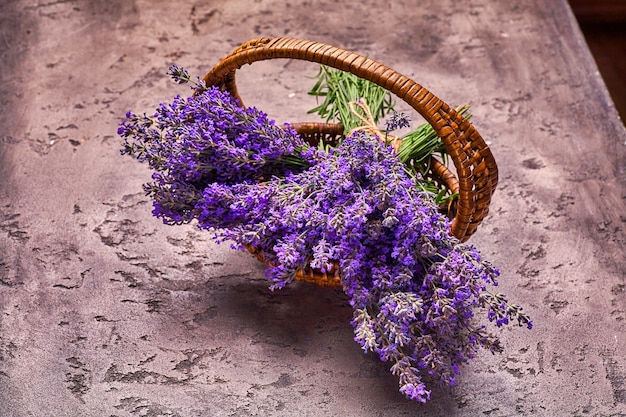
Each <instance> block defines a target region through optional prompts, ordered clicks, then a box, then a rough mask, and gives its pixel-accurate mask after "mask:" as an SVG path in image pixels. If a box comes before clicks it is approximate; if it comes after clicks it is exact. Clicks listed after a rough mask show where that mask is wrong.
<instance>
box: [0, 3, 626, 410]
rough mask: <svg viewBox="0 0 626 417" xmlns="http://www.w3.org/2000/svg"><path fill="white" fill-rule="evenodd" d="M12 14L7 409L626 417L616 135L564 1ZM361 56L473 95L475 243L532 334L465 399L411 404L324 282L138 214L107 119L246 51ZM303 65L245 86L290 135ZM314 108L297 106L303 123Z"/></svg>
mask: <svg viewBox="0 0 626 417" xmlns="http://www.w3.org/2000/svg"><path fill="white" fill-rule="evenodd" d="M415 3H416V2H411V1H402V0H399V1H383V2H380V1H376V2H375V1H371V0H362V1H359V2H351V1H341V2H340V1H316V2H311V1H307V2H289V1H288V0H255V1H244V0H232V1H229V2H221V1H212V0H194V1H169V2H166V1H159V2H153V1H147V0H135V1H126V0H124V1H122V0H114V1H106V2H104V1H97V0H91V1H79V0H76V1H71V0H70V1H51V2H46V1H36V0H15V1H8V2H7V1H4V2H2V3H1V5H0V44H1V46H0V81H1V82H0V102H1V107H0V320H1V321H0V416H3V417H9V416H10V417H18V416H19V417H23V416H118V417H121V416H133V415H137V416H181V417H190V416H250V415H255V416H291V415H294V416H296V415H297V416H340V415H346V416H352V415H361V416H396V415H412V416H479V415H489V416H491V417H494V416H513V415H538V416H566V415H567V416H570V415H571V416H573V415H580V416H587V415H589V416H609V415H610V416H618V415H619V416H624V415H626V347H625V346H626V332H625V330H626V327H625V319H626V300H625V298H626V296H625V294H626V286H625V285H626V280H625V277H626V275H625V274H626V259H625V257H624V249H623V247H624V243H625V242H626V233H625V231H624V228H625V227H626V211H625V210H624V209H625V206H626V204H625V202H624V198H625V196H626V193H625V191H626V190H625V187H624V181H625V179H626V171H625V167H626V155H625V142H626V134H625V132H624V128H623V126H622V124H621V122H620V121H619V119H618V117H617V113H616V111H615V109H614V107H613V106H612V104H611V102H610V99H609V96H608V94H607V92H606V89H605V86H604V84H603V82H602V80H601V78H600V76H599V74H598V72H597V70H596V67H595V64H594V63H593V61H592V58H591V55H590V53H589V51H588V50H587V47H586V45H585V42H584V39H583V37H582V35H581V33H580V31H579V29H578V27H577V25H576V23H575V20H574V18H573V16H572V14H571V12H570V10H569V8H568V6H567V3H566V1H565V0H529V1H524V2H511V1H505V0H499V1H490V0H475V1H471V2H458V1H454V0H437V1H435V0H425V1H421V2H419V3H420V6H419V7H416V6H415ZM259 36H291V37H300V38H305V39H312V40H317V41H322V42H326V43H330V44H333V45H336V46H340V47H343V48H346V49H351V50H354V51H357V52H360V53H362V54H366V55H368V56H370V57H372V58H374V59H377V60H379V61H382V62H383V63H385V64H387V65H389V66H391V67H393V68H395V69H396V70H398V71H400V72H402V73H404V74H405V75H407V76H409V77H411V78H413V79H414V80H416V81H418V82H419V83H421V84H423V85H424V86H426V87H427V88H429V89H430V90H431V91H433V92H434V93H435V94H437V95H438V96H439V97H441V98H442V99H443V100H445V101H446V102H448V103H450V104H452V105H458V104H462V103H466V102H469V103H471V104H472V109H473V113H474V118H473V121H474V124H475V125H476V127H477V128H478V130H479V131H480V132H481V133H482V134H483V136H484V137H486V138H487V139H488V140H489V142H490V146H491V148H492V149H493V152H494V154H495V156H496V158H497V161H498V163H499V167H500V173H501V182H500V185H499V188H498V190H497V191H496V194H495V195H494V201H493V204H492V209H491V213H490V215H489V217H488V218H487V220H486V221H485V222H484V223H483V225H482V226H481V228H480V229H479V231H478V233H477V234H476V235H475V236H474V237H473V238H472V242H473V243H474V244H475V245H476V246H478V247H479V248H480V249H481V250H482V252H483V254H484V255H485V256H486V257H488V258H489V259H490V260H492V261H493V263H495V264H496V265H497V266H499V267H500V269H501V270H502V279H501V287H502V290H503V292H505V293H507V294H508V295H509V296H510V298H511V299H512V300H513V301H515V302H518V303H520V304H522V305H524V306H525V307H526V309H527V310H528V312H529V313H530V314H531V315H532V317H533V319H534V321H535V328H534V329H533V330H532V331H526V330H522V329H504V330H503V331H501V338H502V341H503V344H504V347H505V349H506V350H505V352H504V354H502V355H495V356H491V355H490V354H486V353H485V354H481V355H480V356H479V357H478V358H477V359H476V360H474V361H473V363H471V364H470V365H469V366H467V367H466V368H464V370H463V374H462V377H461V378H460V380H459V383H458V386H457V387H455V388H453V389H435V390H434V391H433V395H432V397H433V399H432V401H431V402H430V403H429V404H427V405H425V406H424V405H419V404H414V403H411V402H408V401H406V400H405V399H404V398H403V397H402V396H401V394H399V393H398V391H397V382H396V379H395V378H394V377H392V376H391V375H389V372H388V365H386V364H383V363H380V362H379V361H378V359H377V358H375V357H372V356H371V355H364V354H363V353H362V352H361V351H360V349H359V347H358V346H357V344H356V343H354V342H353V340H352V337H353V335H352V329H351V327H350V325H349V321H350V318H351V310H350V308H349V306H348V305H347V303H346V299H345V297H344V296H342V294H341V293H340V292H339V291H337V290H332V289H323V288H317V287H311V286H307V285H301V284H299V285H293V286H291V287H288V288H286V289H284V290H283V291H279V292H276V293H271V292H270V291H269V290H268V289H267V282H266V281H265V280H264V277H263V268H262V266H261V265H259V264H258V263H257V262H256V261H255V260H254V259H253V258H252V257H251V256H250V255H249V254H246V253H240V252H233V251H231V250H230V249H229V248H228V247H227V245H223V246H216V245H215V244H213V243H212V242H211V239H210V236H209V235H208V233H202V232H199V231H197V230H195V229H194V228H193V226H180V227H167V226H164V225H162V224H161V223H160V221H159V220H156V219H154V218H152V217H151V214H150V210H151V207H150V203H149V201H147V199H146V197H144V195H143V192H142V189H141V184H142V183H143V182H145V181H147V180H148V177H149V172H148V170H147V169H146V167H145V166H142V165H140V164H138V163H136V162H134V161H133V160H131V159H130V158H122V157H120V155H119V147H120V141H119V139H118V137H117V136H116V133H115V132H116V128H117V124H118V123H119V122H120V121H121V119H122V117H123V115H124V113H125V112H126V111H127V110H129V109H132V110H134V111H137V112H143V111H146V112H150V111H152V110H153V109H154V107H155V106H156V105H157V104H158V103H159V102H160V101H164V100H168V99H169V98H170V97H172V96H173V95H175V94H188V90H187V89H186V87H180V86H177V85H175V84H173V83H172V82H171V81H170V80H169V79H168V78H167V77H166V76H165V74H164V73H165V70H166V69H167V66H168V65H169V64H171V63H173V62H176V63H178V64H180V65H183V66H185V67H187V68H188V69H190V70H191V71H192V72H195V73H197V74H199V75H200V74H203V73H204V72H206V71H208V70H209V69H210V67H211V66H212V65H213V64H215V63H216V62H217V60H218V59H219V58H220V57H222V56H224V55H225V54H227V53H228V52H230V51H231V50H232V49H233V48H234V47H235V46H237V45H238V44H239V43H241V42H244V41H247V40H249V39H252V38H256V37H259ZM315 70H316V67H315V65H308V64H304V63H300V62H293V61H270V62H265V63H259V64H258V65H257V64H255V65H254V66H251V67H249V68H247V69H246V70H245V71H242V79H241V82H240V91H241V92H242V95H243V97H244V99H245V100H246V101H247V103H248V104H255V105H257V106H258V107H260V108H262V109H263V110H265V111H267V112H268V113H269V114H270V115H271V116H272V117H275V118H277V119H278V120H279V121H301V120H304V118H305V116H306V114H305V113H306V110H307V109H308V108H310V107H311V105H312V104H314V101H312V99H311V98H310V97H307V95H306V91H307V90H308V89H309V88H310V87H311V80H310V79H307V78H306V77H307V76H310V75H312V74H314V72H315ZM309 117H310V116H309Z"/></svg>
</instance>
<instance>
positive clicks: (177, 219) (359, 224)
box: [119, 89, 532, 402]
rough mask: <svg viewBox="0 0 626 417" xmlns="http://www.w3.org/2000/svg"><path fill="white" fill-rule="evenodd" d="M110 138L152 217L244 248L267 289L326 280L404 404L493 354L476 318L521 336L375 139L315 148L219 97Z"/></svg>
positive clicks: (475, 256)
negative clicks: (136, 173) (125, 158)
mask: <svg viewBox="0 0 626 417" xmlns="http://www.w3.org/2000/svg"><path fill="white" fill-rule="evenodd" d="M119 133H120V135H122V136H123V137H124V139H125V144H124V149H123V151H122V152H123V153H126V154H131V155H133V156H135V157H136V158H137V159H139V160H142V161H148V162H149V164H150V166H151V168H152V169H153V170H154V171H155V173H154V174H153V182H152V183H150V184H148V185H147V186H146V191H147V193H148V194H149V195H151V197H152V198H153V200H154V214H155V215H156V216H157V217H161V218H162V219H163V220H164V222H166V223H168V224H176V223H181V222H189V221H191V220H193V219H195V220H196V221H197V223H198V227H199V228H201V229H206V230H211V231H213V232H214V233H215V238H216V239H217V240H218V241H224V240H230V241H232V242H234V245H235V246H237V247H245V246H252V247H254V248H256V249H257V250H259V251H260V252H262V253H263V254H264V256H265V259H266V261H267V264H268V267H267V270H266V274H267V276H268V278H269V279H270V280H271V281H272V287H271V288H273V289H275V288H282V287H283V286H285V285H286V284H288V283H290V282H291V281H293V280H294V278H295V276H296V273H297V272H298V271H299V270H301V269H303V268H305V267H307V266H311V267H313V268H316V269H318V270H320V271H328V270H330V269H331V268H338V270H339V273H340V276H341V282H342V285H343V288H344V291H345V293H346V295H347V296H348V297H349V299H350V304H351V306H352V307H353V309H354V317H353V320H352V325H353V327H354V331H355V340H356V341H357V342H358V343H359V344H360V345H361V347H362V348H363V350H364V351H372V352H375V353H376V354H378V355H379V357H380V359H381V360H382V361H385V362H389V363H390V364H391V372H392V373H393V374H394V375H397V376H398V377H399V384H400V391H401V392H402V393H403V394H404V395H405V396H406V397H407V398H410V399H413V400H417V401H420V402H425V401H427V400H428V399H429V397H430V391H429V390H427V389H426V386H425V384H424V382H423V380H422V377H423V375H425V374H430V375H432V376H433V377H435V378H438V379H439V380H440V381H441V382H442V383H444V384H448V385H453V384H454V383H455V378H456V376H457V375H458V374H459V369H460V366H461V365H463V364H465V363H467V361H468V360H469V359H471V358H472V357H473V355H474V354H475V352H476V351H477V350H478V349H479V348H486V349H488V350H490V351H492V352H495V351H499V350H500V349H501V347H500V345H499V341H498V339H497V338H496V337H495V336H493V335H491V334H489V333H488V332H487V331H486V328H485V326H483V325H481V324H479V323H478V320H477V318H476V317H475V312H476V311H477V310H478V309H480V308H483V309H486V310H487V318H488V320H489V321H495V324H496V325H497V326H501V325H504V324H508V323H509V322H510V321H517V322H518V323H519V324H520V325H526V326H527V327H529V328H530V327H531V326H532V322H531V321H530V319H529V318H528V316H526V315H525V314H524V313H522V311H521V308H520V307H518V306H515V305H512V304H510V303H508V301H507V300H506V298H505V297H504V296H503V295H501V294H492V293H490V292H488V291H487V286H488V285H496V284H497V283H496V278H497V276H498V271H497V270H496V269H495V268H494V267H493V266H492V265H491V264H489V262H487V261H485V260H483V259H481V257H480V255H479V253H478V251H477V250H476V249H475V248H473V247H472V246H469V245H466V244H462V243H460V242H459V241H458V240H457V239H456V238H454V237H453V236H451V235H450V231H449V223H448V220H447V218H446V217H445V216H443V215H442V214H440V213H439V212H438V210H437V207H436V205H435V203H434V201H433V196H432V195H431V194H429V193H427V192H425V191H423V190H422V189H421V188H420V187H419V184H418V183H416V180H419V178H415V177H412V176H410V175H408V174H407V173H406V170H405V166H404V165H403V164H402V163H401V162H400V161H399V159H398V158H397V157H396V155H395V154H394V152H393V149H392V148H391V147H390V146H387V145H385V144H384V143H383V142H381V141H380V140H379V138H378V137H375V136H371V135H368V134H366V133H363V132H356V133H353V134H352V135H351V136H349V137H347V138H345V139H344V140H343V141H342V142H341V143H340V144H339V145H338V146H337V147H336V148H330V149H329V150H328V151H322V150H315V149H313V148H311V147H309V146H308V145H306V144H305V143H304V142H303V141H302V140H301V139H300V138H299V137H298V135H297V134H296V133H295V132H294V131H293V130H291V129H289V127H277V126H276V125H275V124H274V123H273V122H272V121H270V120H268V118H267V116H266V115H265V114H263V113H261V112H259V111H258V110H256V109H247V110H244V109H243V108H242V107H241V106H239V105H238V103H237V102H235V101H234V100H233V99H232V98H230V96H229V95H228V94H227V93H224V92H221V91H219V90H217V89H209V90H207V91H205V92H203V93H201V94H198V95H196V96H195V97H192V98H190V99H187V100H184V99H181V98H180V97H177V98H175V99H174V102H173V103H172V104H169V105H161V106H160V107H159V109H158V110H157V112H156V114H155V115H154V116H153V117H146V116H144V117H138V116H136V115H134V114H132V113H130V114H128V115H127V121H126V122H124V123H123V124H122V125H121V127H120V131H119Z"/></svg>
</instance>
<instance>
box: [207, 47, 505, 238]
mask: <svg viewBox="0 0 626 417" xmlns="http://www.w3.org/2000/svg"><path fill="white" fill-rule="evenodd" d="M278 58H290V59H299V60H305V61H311V62H317V63H319V64H322V65H326V66H329V67H333V68H336V69H339V70H342V71H347V72H351V73H353V74H354V75H356V76H358V77H360V78H363V79H366V80H369V81H371V82H373V83H375V84H377V85H379V86H381V87H383V88H384V89H386V90H388V91H390V92H392V93H393V94H395V95H396V96H397V97H398V98H400V99H402V100H404V101H405V102H406V103H407V104H409V105H410V106H411V107H412V108H413V109H415V111H417V112H418V113H419V114H420V115H422V117H424V119H425V120H426V121H427V122H428V123H429V124H430V125H431V126H432V127H433V129H434V130H435V132H436V133H437V135H438V136H439V137H440V138H441V141H442V142H443V144H444V146H445V147H446V151H447V153H448V155H449V156H450V158H451V159H452V161H453V163H454V166H455V167H456V172H457V176H458V193H459V197H458V206H457V211H456V214H455V217H454V219H453V221H452V224H451V232H452V234H453V235H454V236H456V237H457V238H459V239H460V240H462V241H465V240H467V239H468V238H469V237H470V236H471V235H472V234H473V233H474V232H475V231H476V228H477V227H478V225H479V224H480V223H481V221H482V219H483V218H484V217H485V216H486V215H487V213H488V211H489V203H490V202H491V195H492V194H493V192H494V191H495V188H496V185H497V183H498V168H497V165H496V162H495V159H494V157H493V155H492V154H491V151H490V150H489V147H488V146H487V144H486V143H485V141H484V139H483V138H482V137H481V136H480V134H479V133H478V131H477V130H476V129H475V128H474V126H473V125H472V124H471V123H470V122H469V121H468V120H467V119H465V118H464V117H463V116H462V115H461V114H460V113H458V112H457V111H456V110H455V109H454V108H452V107H450V106H449V105H448V104H446V103H445V102H443V101H442V100H440V99H439V98H437V97H436V96H435V95H434V94H432V93H431V92H430V91H428V90H427V89H426V88H424V87H422V86H421V85H419V84H418V83H416V82H415V81H413V80H411V79H409V78H407V77H406V76H404V75H402V74H400V73H398V72H396V71H394V70H393V69H391V68H388V67H386V66H384V65H383V64H381V63H379V62H377V61H375V60H373V59H370V58H367V57H365V56H363V55H359V54H356V53H354V52H350V51H346V50H344V49H340V48H337V47H334V46H331V45H327V44H324V43H319V42H313V41H307V40H301V39H292V38H260V39H254V40H251V41H248V42H245V43H243V44H241V45H240V46H239V47H238V48H237V49H235V50H234V51H233V52H232V53H230V54H229V55H227V56H226V57H224V58H222V60H221V61H220V62H219V63H218V64H217V65H215V67H213V69H212V70H211V71H210V72H209V73H207V74H206V75H205V76H204V78H203V80H204V81H205V82H206V84H207V86H218V87H220V88H221V89H223V90H226V91H228V92H229V93H231V94H232V95H233V96H234V97H236V98H237V99H239V100H240V101H241V103H242V105H243V101H242V100H241V97H240V96H239V93H238V91H237V85H236V82H235V72H236V71H237V70H238V69H240V68H241V67H242V66H243V65H245V64H252V63H253V62H256V61H262V60H268V59H278Z"/></svg>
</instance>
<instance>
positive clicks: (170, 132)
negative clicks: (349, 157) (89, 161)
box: [118, 88, 310, 227]
mask: <svg viewBox="0 0 626 417" xmlns="http://www.w3.org/2000/svg"><path fill="white" fill-rule="evenodd" d="M118 134H119V135H120V136H122V137H123V138H124V147H123V149H122V154H129V155H133V156H134V157H136V158H137V159H138V160H139V161H141V162H144V161H147V162H148V163H149V165H150V167H151V168H152V169H153V170H154V173H153V175H152V179H153V182H151V183H149V184H146V185H145V189H146V192H147V194H148V195H150V196H151V197H152V198H153V200H154V215H155V216H157V217H159V218H162V219H164V221H165V222H166V223H168V224H180V223H185V222H190V221H191V220H193V219H194V218H197V217H199V216H201V215H202V213H204V212H206V210H207V208H206V207H205V206H203V205H202V204H203V194H204V193H205V189H206V188H207V187H209V186H211V185H219V184H221V185H231V184H238V183H256V182H259V181H264V180H268V179H270V178H271V177H272V176H274V175H284V174H286V173H288V172H290V171H293V170H301V169H303V168H305V167H306V166H308V162H307V158H309V157H310V155H309V154H310V152H305V150H306V149H307V148H308V147H307V145H305V143H304V142H303V141H302V139H301V138H300V137H299V136H298V135H297V133H296V132H295V131H294V130H293V129H290V128H289V127H288V126H284V127H280V126H277V125H275V123H274V121H273V120H270V119H268V117H267V114H265V113H263V112H261V111H259V110H257V109H255V108H253V107H251V108H248V109H244V108H243V107H242V106H241V105H240V104H239V103H238V101H236V100H235V99H233V98H232V96H231V95H230V94H228V93H226V92H222V91H220V90H219V89H217V88H211V89H207V90H206V91H204V92H203V93H202V94H198V95H196V96H193V97H190V98H187V99H184V98H181V97H180V96H177V97H175V98H174V100H173V101H172V103H170V104H164V103H162V104H161V105H160V106H159V108H158V109H157V110H156V113H155V114H154V115H153V116H146V115H144V116H138V115H136V114H134V113H132V112H128V113H127V114H126V120H125V121H124V122H123V123H122V124H121V125H120V127H119V129H118ZM215 214H216V215H217V216H215V220H216V224H215V227H220V224H219V223H220V221H219V217H220V216H219V212H216V213H215ZM204 217H206V215H205V216H204Z"/></svg>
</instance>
